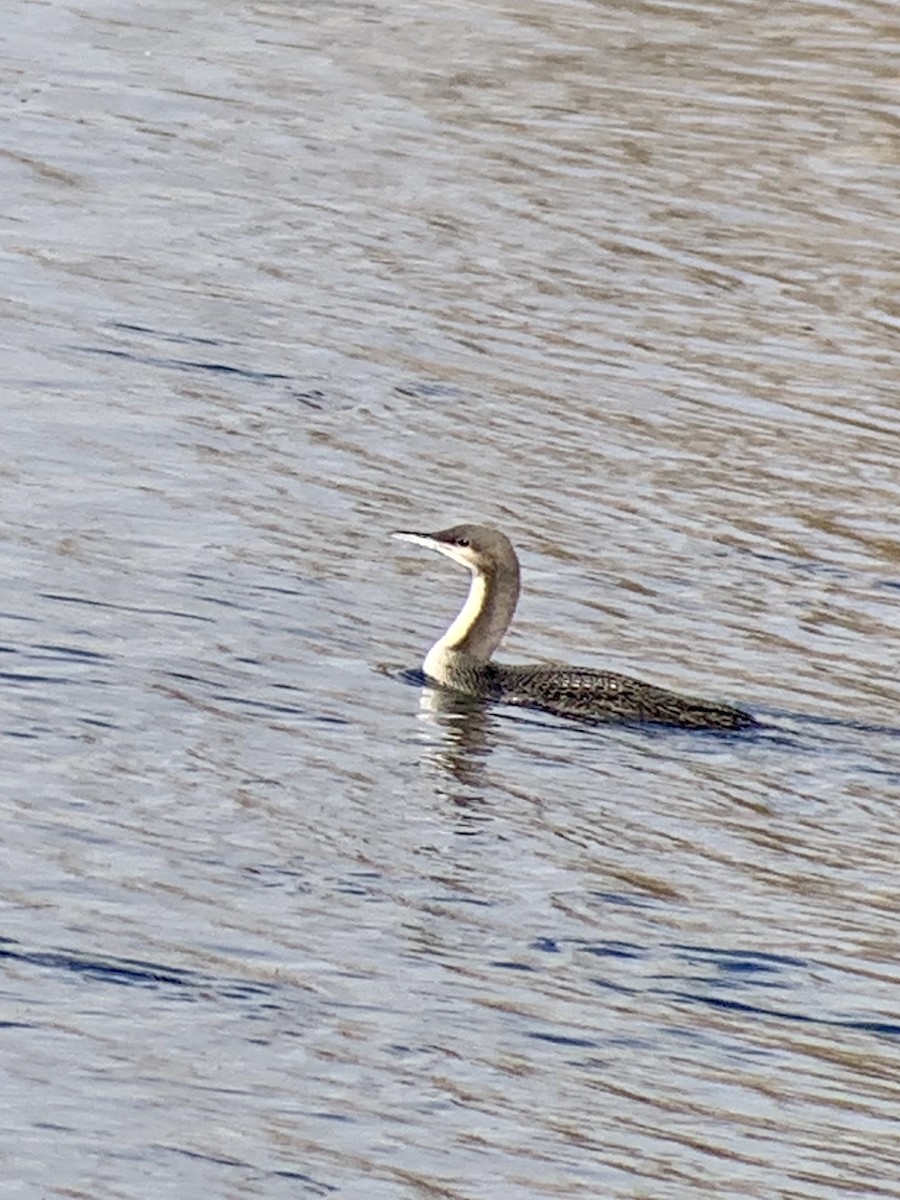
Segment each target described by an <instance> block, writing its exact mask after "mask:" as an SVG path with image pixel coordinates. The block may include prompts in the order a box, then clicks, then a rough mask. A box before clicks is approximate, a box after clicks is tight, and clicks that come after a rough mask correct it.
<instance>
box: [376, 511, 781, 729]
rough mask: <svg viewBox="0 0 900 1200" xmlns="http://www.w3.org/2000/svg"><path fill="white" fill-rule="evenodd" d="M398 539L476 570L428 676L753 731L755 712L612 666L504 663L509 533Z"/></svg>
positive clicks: (559, 707)
mask: <svg viewBox="0 0 900 1200" xmlns="http://www.w3.org/2000/svg"><path fill="white" fill-rule="evenodd" d="M394 537H398V538H402V539H403V540H405V541H410V542H416V543H418V544H420V545H423V546H428V547H429V548H430V549H433V550H438V551H440V552H441V553H442V554H446V555H447V556H448V557H449V558H452V559H453V560H454V562H458V563H460V565H462V566H465V567H467V568H468V569H469V570H470V571H471V572H472V583H471V586H470V588H469V594H468V597H467V599H466V602H465V604H464V605H463V607H462V609H461V610H460V613H459V615H458V616H457V617H456V620H455V621H454V622H453V623H452V625H451V626H450V628H449V629H448V630H447V632H446V633H445V634H444V636H443V637H441V638H439V639H438V640H437V641H436V642H435V644H434V645H433V646H432V647H431V649H430V650H429V651H428V654H427V655H426V656H425V662H424V664H423V669H424V671H425V674H426V675H427V676H428V677H429V678H430V679H433V680H434V681H435V682H436V683H439V684H442V685H443V686H444V687H449V688H453V689H454V690H455V691H458V692H463V693H465V694H466V695H470V696H479V697H483V698H484V699H488V700H499V701H503V702H504V703H507V704H522V705H528V706H529V707H532V708H540V709H544V710H546V711H548V712H554V713H558V714H559V715H560V716H566V717H577V718H579V719H581V720H587V721H597V722H621V723H625V722H641V723H648V722H654V723H658V724H665V725H675V726H679V727H681V728H683V729H719V730H735V729H752V728H754V727H756V726H757V725H758V722H757V721H756V720H755V718H754V717H752V716H751V715H750V713H747V712H744V711H743V710H742V709H739V708H733V707H731V706H730V705H726V704H717V703H714V702H711V701H708V700H698V699H694V698H692V697H689V696H681V695H679V694H678V693H677V692H671V691H669V690H668V689H667V688H661V687H656V686H655V685H654V684H651V683H644V682H643V681H642V680H640V679H633V678H631V676H629V675H620V674H618V673H616V672H613V671H600V670H593V669H591V668H587V667H569V666H555V665H548V664H543V663H533V664H532V663H524V664H518V665H507V664H504V663H498V662H494V661H493V660H492V657H491V656H492V655H493V653H494V651H495V650H496V649H497V647H498V646H499V645H500V642H501V641H502V640H503V636H504V634H505V633H506V631H507V629H508V628H509V625H510V622H511V621H512V618H513V613H514V612H515V609H516V603H517V601H518V599H519V560H518V558H517V557H516V552H515V550H514V549H513V545H512V543H511V542H510V540H509V538H508V537H506V535H505V534H503V533H501V532H500V531H499V530H498V529H492V528H491V527H490V526H488V525H455V526H453V527H452V528H450V529H444V530H441V531H440V532H439V533H411V532H405V531H404V532H398V533H395V534H394Z"/></svg>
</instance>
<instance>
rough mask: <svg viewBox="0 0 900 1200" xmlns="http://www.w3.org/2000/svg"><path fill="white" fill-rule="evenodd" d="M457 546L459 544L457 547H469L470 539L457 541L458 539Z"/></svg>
mask: <svg viewBox="0 0 900 1200" xmlns="http://www.w3.org/2000/svg"><path fill="white" fill-rule="evenodd" d="M456 544H457V546H468V545H469V539H468V538H457V539H456Z"/></svg>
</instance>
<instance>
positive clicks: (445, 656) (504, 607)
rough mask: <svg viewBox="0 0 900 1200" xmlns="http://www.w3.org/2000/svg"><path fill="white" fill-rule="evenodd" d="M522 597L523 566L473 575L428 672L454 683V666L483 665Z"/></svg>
mask: <svg viewBox="0 0 900 1200" xmlns="http://www.w3.org/2000/svg"><path fill="white" fill-rule="evenodd" d="M518 599H519V568H518V564H516V566H515V568H514V569H513V570H504V571H498V572H495V573H491V574H489V575H485V574H482V573H481V572H478V573H477V574H474V575H473V576H472V583H471V586H470V587H469V594H468V596H467V597H466V602H465V604H464V605H463V606H462V608H461V609H460V612H459V615H458V616H457V618H456V620H455V621H454V622H453V624H452V625H451V626H450V628H449V629H448V630H447V632H446V633H445V634H444V636H443V637H442V638H439V639H438V641H436V642H435V644H434V645H433V646H432V647H431V649H430V650H429V651H428V654H427V656H426V658H425V674H426V675H429V676H430V677H431V678H432V679H436V680H437V681H438V682H439V683H451V682H452V674H453V670H454V667H458V666H460V665H461V664H465V665H467V666H483V665H484V664H485V663H487V662H489V661H490V658H491V655H492V654H493V653H494V651H495V650H496V649H497V647H498V646H499V645H500V643H501V642H502V641H503V635H504V634H505V633H506V631H507V629H508V628H509V625H510V622H511V621H512V618H513V613H514V612H515V611H516V603H517V602H518Z"/></svg>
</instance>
